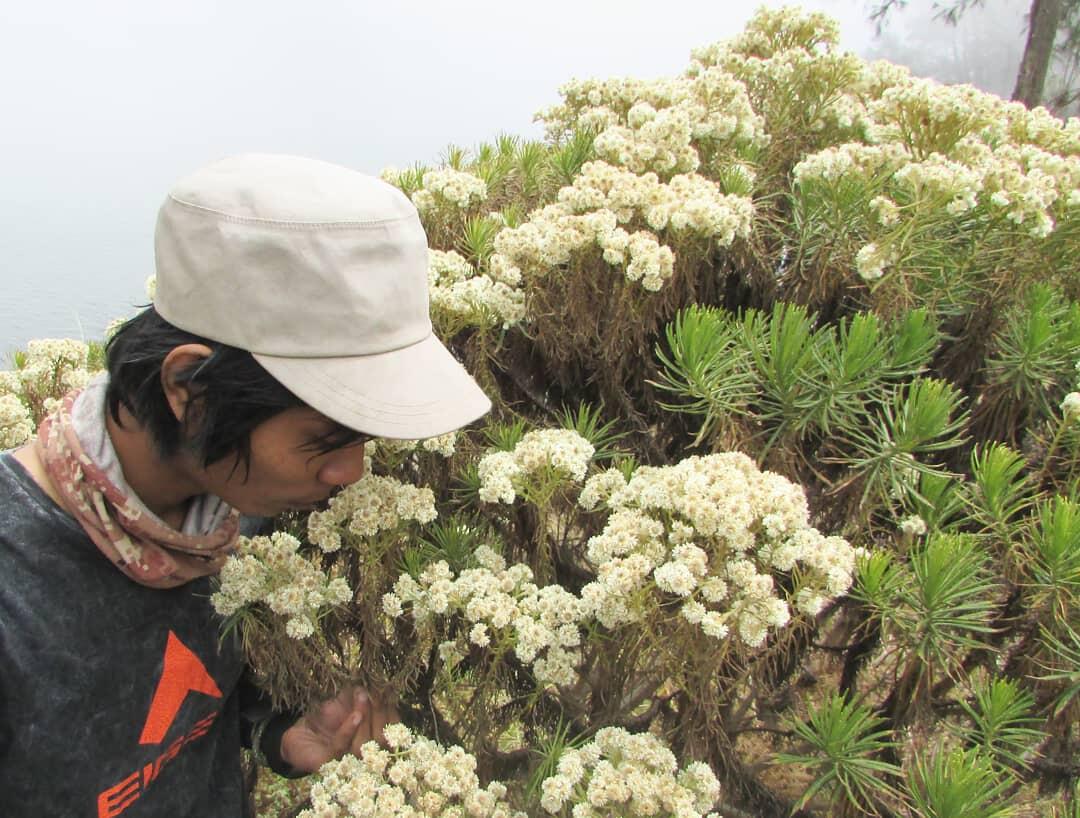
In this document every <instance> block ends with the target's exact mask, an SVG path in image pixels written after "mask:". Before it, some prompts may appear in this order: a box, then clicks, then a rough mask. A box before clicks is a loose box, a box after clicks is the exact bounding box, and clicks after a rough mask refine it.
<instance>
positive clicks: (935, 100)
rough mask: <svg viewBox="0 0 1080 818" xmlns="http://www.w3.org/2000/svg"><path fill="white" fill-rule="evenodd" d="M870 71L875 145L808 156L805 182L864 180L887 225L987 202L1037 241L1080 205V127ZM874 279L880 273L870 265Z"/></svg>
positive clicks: (961, 90) (866, 81) (898, 74)
mask: <svg viewBox="0 0 1080 818" xmlns="http://www.w3.org/2000/svg"><path fill="white" fill-rule="evenodd" d="M882 66H883V64H880V63H874V64H871V65H869V66H865V67H864V68H863V71H862V78H861V80H860V82H859V85H860V86H861V87H862V88H863V92H864V93H865V94H866V96H867V98H868V100H869V101H868V102H867V106H866V112H867V113H866V116H867V122H869V123H870V124H869V126H868V128H867V131H868V133H867V139H868V141H870V142H872V143H874V144H869V145H866V144H861V143H847V144H843V145H838V146H833V147H829V148H826V149H824V150H822V151H819V152H817V153H815V154H812V155H810V156H807V157H804V158H803V160H802V161H801V162H799V163H798V164H797V165H796V166H795V169H794V172H793V175H794V178H795V181H796V183H797V184H800V185H805V184H807V183H808V182H811V181H817V180H820V181H824V182H832V181H836V180H841V179H844V180H847V179H860V180H863V181H864V182H865V181H869V183H870V184H877V185H879V186H881V188H882V190H883V194H885V195H882V196H877V197H875V198H874V199H873V200H871V202H870V208H871V210H872V211H873V212H874V213H875V215H876V216H877V220H878V222H879V224H880V225H881V226H883V227H892V226H894V225H896V224H897V223H898V221H899V214H900V211H899V209H898V208H897V207H896V202H895V201H894V200H903V201H904V202H905V203H907V204H906V206H905V207H904V212H906V213H917V212H920V211H926V210H934V209H937V208H941V209H943V211H944V212H945V213H946V214H948V215H949V216H961V215H963V214H965V213H968V212H970V211H971V210H973V209H975V208H976V207H979V206H980V205H984V206H986V207H988V208H989V209H990V210H991V212H995V211H997V212H1002V213H1003V215H1004V216H1005V218H1006V219H1008V220H1009V221H1011V222H1013V223H1014V224H1016V225H1017V226H1020V227H1022V228H1023V229H1024V230H1025V231H1026V232H1027V233H1028V234H1029V235H1030V236H1032V237H1034V238H1045V237H1046V236H1048V235H1049V234H1050V233H1051V232H1052V231H1053V230H1054V228H1055V226H1056V222H1057V220H1058V219H1060V218H1062V217H1065V218H1074V216H1072V215H1071V214H1070V211H1071V209H1072V208H1073V206H1074V204H1073V203H1074V202H1077V203H1080V155H1078V153H1080V140H1078V138H1077V134H1078V133H1080V125H1074V124H1071V123H1062V122H1061V121H1060V120H1057V119H1054V118H1053V117H1051V116H1049V115H1048V114H1046V112H1045V111H1041V109H1038V110H1035V111H1027V110H1026V109H1025V108H1024V107H1023V106H1017V105H1016V104H1014V103H1007V102H1004V101H1002V100H1000V99H998V98H996V97H994V96H992V95H990V94H984V93H982V92H981V91H978V90H977V89H975V88H972V87H970V86H944V85H940V84H938V83H936V82H934V81H933V80H924V79H918V78H915V77H912V76H911V75H910V73H908V72H906V71H899V70H895V69H893V68H892V67H888V70H885V68H883V67H882ZM861 266H862V267H863V268H865V269H866V270H867V271H869V272H870V274H871V275H870V277H873V275H874V273H875V271H876V272H880V267H879V266H876V265H875V264H871V263H866V264H863V265H861Z"/></svg>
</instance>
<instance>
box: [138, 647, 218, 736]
mask: <svg viewBox="0 0 1080 818" xmlns="http://www.w3.org/2000/svg"><path fill="white" fill-rule="evenodd" d="M164 665H165V666H164V667H163V668H162V670H161V680H160V681H159V682H158V686H157V690H155V691H154V699H153V701H152V702H150V712H149V713H147V714H146V724H144V725H143V731H142V735H141V736H139V744H161V742H162V741H163V740H164V739H165V734H166V733H168V732H169V728H170V727H172V723H173V720H174V719H175V718H176V714H177V713H179V712H180V705H182V704H183V703H184V699H186V698H187V694H188V693H190V692H191V691H195V692H196V693H205V694H206V695H207V696H213V697H214V698H215V699H220V698H221V691H220V690H219V689H218V686H217V684H216V683H215V682H214V680H213V679H211V678H210V674H209V673H207V672H206V665H204V664H203V663H202V662H200V661H199V657H198V656H196V655H195V654H194V653H192V652H191V649H190V648H189V647H188V646H187V645H185V644H184V643H183V642H181V641H180V640H179V639H178V638H177V637H176V634H175V633H173V632H172V631H169V641H168V643H167V644H166V645H165V663H164Z"/></svg>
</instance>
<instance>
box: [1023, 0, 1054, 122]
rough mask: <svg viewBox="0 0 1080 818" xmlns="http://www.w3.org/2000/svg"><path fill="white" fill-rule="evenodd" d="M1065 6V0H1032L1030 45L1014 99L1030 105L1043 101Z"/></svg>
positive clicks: (1033, 105)
mask: <svg viewBox="0 0 1080 818" xmlns="http://www.w3.org/2000/svg"><path fill="white" fill-rule="evenodd" d="M1064 7H1065V4H1064V0H1032V3H1031V11H1030V12H1029V13H1028V38H1027V45H1026V46H1024V57H1023V59H1022V60H1021V61H1020V70H1019V72H1017V75H1016V88H1015V89H1014V90H1013V94H1012V98H1013V99H1014V100H1016V101H1017V102H1022V103H1024V104H1025V105H1027V106H1028V107H1029V108H1034V107H1035V106H1036V105H1038V104H1039V103H1040V102H1042V94H1043V85H1045V83H1046V75H1047V74H1048V73H1049V71H1050V63H1051V62H1052V61H1053V59H1054V43H1055V41H1056V40H1057V32H1058V26H1059V25H1060V24H1061V15H1062V12H1063V10H1064Z"/></svg>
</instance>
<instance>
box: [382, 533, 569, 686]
mask: <svg viewBox="0 0 1080 818" xmlns="http://www.w3.org/2000/svg"><path fill="white" fill-rule="evenodd" d="M476 560H477V562H478V563H479V564H480V566H481V567H479V568H469V569H466V570H464V571H462V572H461V573H460V575H459V576H457V577H456V578H455V577H454V575H453V572H452V571H451V570H450V567H449V566H448V565H447V564H446V563H445V562H443V561H439V562H436V563H433V564H431V565H429V566H428V567H427V568H426V569H424V571H423V572H422V573H421V574H420V578H419V582H418V581H417V580H414V579H413V578H412V577H411V576H410V575H409V574H402V575H401V576H400V577H398V579H397V581H396V582H395V583H394V589H393V591H391V592H390V593H388V594H386V595H384V596H383V612H384V613H386V614H387V616H390V617H399V616H402V615H404V611H405V607H404V606H405V605H408V606H410V612H411V616H412V618H413V620H414V621H415V622H416V623H417V625H418V626H421V627H422V626H424V625H425V624H426V623H428V622H430V620H431V619H432V618H433V617H436V616H447V615H450V614H460V615H461V616H463V617H464V619H465V621H466V622H467V623H469V625H470V630H469V633H468V642H469V643H471V644H473V645H476V646H478V647H481V648H484V647H488V646H489V645H490V644H492V643H493V642H494V643H495V645H497V646H498V645H502V646H506V645H509V644H512V645H513V650H514V653H515V654H516V655H517V657H518V659H520V660H521V661H522V662H524V663H525V664H528V665H532V668H533V672H534V673H535V674H536V678H537V680H538V681H539V682H540V683H542V684H555V685H571V684H573V683H574V682H575V681H577V673H576V670H575V668H576V667H577V665H578V663H579V662H580V661H581V650H580V645H581V632H580V630H579V629H578V622H579V620H580V619H581V618H582V614H583V612H582V606H581V602H580V601H579V600H578V599H577V598H576V597H575V596H574V595H573V594H571V593H570V592H569V591H567V590H566V589H564V588H563V587H562V586H561V585H549V586H546V587H544V588H539V587H537V586H536V584H535V583H533V581H532V580H533V573H532V571H531V570H530V569H529V567H528V566H527V565H512V566H510V567H509V568H508V567H507V566H506V563H505V561H504V560H503V559H502V557H500V556H499V555H498V554H496V553H495V552H494V551H492V550H491V549H490V548H488V547H487V546H480V548H478V549H477V552H476ZM464 647H465V646H464V645H461V644H457V643H451V644H449V645H444V649H443V650H442V651H441V653H442V654H443V659H444V661H445V660H447V658H448V657H450V656H458V655H461V653H462V651H463V649H464Z"/></svg>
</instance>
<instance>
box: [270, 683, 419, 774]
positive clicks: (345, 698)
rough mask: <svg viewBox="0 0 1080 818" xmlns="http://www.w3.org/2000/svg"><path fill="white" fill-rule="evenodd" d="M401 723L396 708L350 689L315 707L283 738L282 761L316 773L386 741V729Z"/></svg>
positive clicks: (297, 768)
mask: <svg viewBox="0 0 1080 818" xmlns="http://www.w3.org/2000/svg"><path fill="white" fill-rule="evenodd" d="M396 721H398V714H397V711H396V710H395V709H394V708H393V707H389V706H386V705H383V704H382V703H380V702H378V701H375V700H373V699H372V698H371V697H370V696H369V695H368V692H367V691H366V690H364V689H363V688H362V687H348V688H346V689H345V690H342V691H341V692H340V693H338V695H337V696H335V697H334V698H332V699H330V700H328V701H325V702H321V703H320V704H317V705H315V706H313V707H312V708H311V709H310V710H309V711H308V712H307V713H306V714H305V715H304V716H303V717H302V718H300V719H298V720H297V722H296V724H294V725H293V726H292V727H290V728H289V729H288V730H286V731H285V733H284V735H282V737H281V757H282V759H283V760H284V761H285V762H286V763H287V764H289V765H290V766H291V767H292V768H293V769H295V770H297V771H299V772H305V773H313V772H315V771H316V770H317V769H319V767H321V766H322V765H323V764H325V763H326V762H327V761H331V760H333V759H335V758H341V757H342V756H343V755H345V754H346V753H352V754H353V755H360V748H361V747H362V746H363V745H364V744H366V743H367V742H369V741H372V740H374V741H378V742H382V741H383V728H384V727H385V726H386V725H387V724H391V723H393V722H396Z"/></svg>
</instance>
